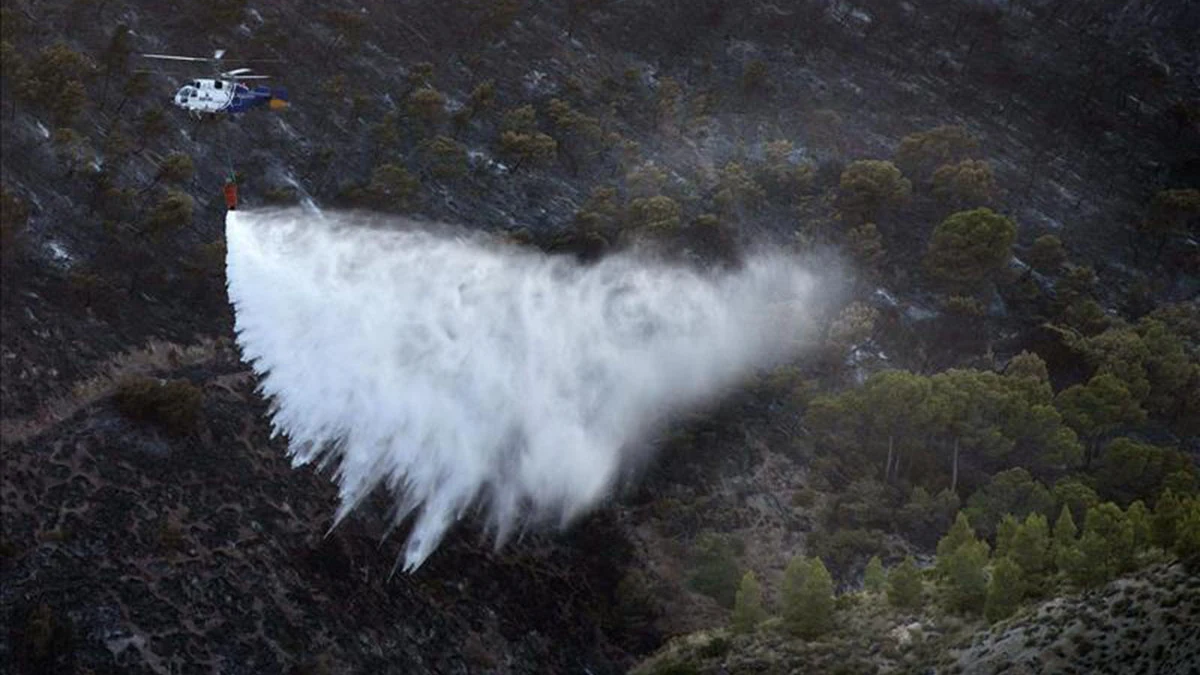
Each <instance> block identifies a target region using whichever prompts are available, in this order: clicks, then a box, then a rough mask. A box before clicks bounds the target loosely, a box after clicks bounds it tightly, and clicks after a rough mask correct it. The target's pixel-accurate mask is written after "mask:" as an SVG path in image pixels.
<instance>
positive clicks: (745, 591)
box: [733, 571, 767, 633]
mask: <svg viewBox="0 0 1200 675" xmlns="http://www.w3.org/2000/svg"><path fill="white" fill-rule="evenodd" d="M766 618H767V613H766V611H765V610H763V605H762V589H761V588H759V585H758V579H757V578H756V577H755V576H754V572H752V571H747V572H746V574H744V575H742V583H741V584H740V585H739V586H738V591H737V597H736V598H735V600H734V605H733V630H734V631H735V632H738V633H750V632H753V631H754V629H755V628H756V627H757V626H758V624H760V623H762V621H763V620H764V619H766Z"/></svg>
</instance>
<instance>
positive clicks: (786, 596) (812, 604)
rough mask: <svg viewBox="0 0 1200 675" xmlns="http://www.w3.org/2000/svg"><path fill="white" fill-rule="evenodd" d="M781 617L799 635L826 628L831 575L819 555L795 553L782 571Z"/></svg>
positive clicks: (829, 619)
mask: <svg viewBox="0 0 1200 675" xmlns="http://www.w3.org/2000/svg"><path fill="white" fill-rule="evenodd" d="M783 619H784V623H785V624H786V625H787V627H788V629H789V630H790V631H791V632H792V633H793V634H795V635H797V636H799V637H802V638H808V639H811V638H815V637H818V636H820V635H821V634H822V633H824V632H826V631H827V630H829V626H830V623H831V622H832V620H833V577H831V576H830V575H829V570H827V569H825V563H823V562H821V559H820V558H813V559H811V560H809V559H805V558H803V557H796V558H793V559H792V562H791V563H789V564H788V566H787V569H786V570H785V571H784V573H783Z"/></svg>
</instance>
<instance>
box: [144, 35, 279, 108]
mask: <svg viewBox="0 0 1200 675" xmlns="http://www.w3.org/2000/svg"><path fill="white" fill-rule="evenodd" d="M141 56H142V57H143V58H147V59H160V60H164V61H189V62H201V63H208V64H210V65H211V66H213V69H214V71H216V72H215V73H214V74H213V77H209V78H197V79H194V80H191V81H189V82H186V83H184V85H183V86H182V87H180V88H179V91H176V92H175V95H174V96H172V97H171V103H172V104H173V105H175V106H176V107H177V108H182V109H184V110H186V111H188V112H189V113H192V115H194V116H196V117H203V116H205V115H214V116H215V115H222V114H228V115H236V114H239V113H244V112H247V111H249V110H251V109H254V108H260V107H264V106H265V107H267V108H268V109H269V110H283V109H284V108H287V107H288V94H287V90H286V89H272V88H271V87H267V86H263V85H260V86H256V87H253V88H251V87H250V86H248V85H246V84H243V82H245V81H247V80H265V79H268V78H270V75H252V74H251V73H252V72H253V71H252V70H251V69H250V68H235V69H233V70H226V71H222V70H221V68H220V64H221V58H222V57H223V56H225V50H224V49H218V50H216V51H214V52H213V55H212V57H210V58H203V57H197V56H176V55H174V54H141Z"/></svg>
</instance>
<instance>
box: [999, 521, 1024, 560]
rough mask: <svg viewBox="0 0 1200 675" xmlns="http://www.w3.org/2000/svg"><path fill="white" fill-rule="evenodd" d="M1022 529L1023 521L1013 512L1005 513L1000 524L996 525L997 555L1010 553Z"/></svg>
mask: <svg viewBox="0 0 1200 675" xmlns="http://www.w3.org/2000/svg"><path fill="white" fill-rule="evenodd" d="M1020 529H1021V521H1019V520H1017V517H1016V516H1014V515H1013V514H1011V513H1006V514H1004V517H1003V518H1001V519H1000V525H999V526H997V527H996V557H997V558H999V557H1002V556H1006V555H1009V553H1010V552H1011V551H1012V545H1013V540H1014V539H1016V538H1017V531H1018V530H1020Z"/></svg>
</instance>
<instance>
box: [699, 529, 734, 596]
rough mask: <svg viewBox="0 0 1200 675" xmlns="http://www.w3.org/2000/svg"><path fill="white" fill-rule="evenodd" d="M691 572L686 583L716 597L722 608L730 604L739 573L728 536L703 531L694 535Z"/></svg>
mask: <svg viewBox="0 0 1200 675" xmlns="http://www.w3.org/2000/svg"><path fill="white" fill-rule="evenodd" d="M692 564H693V572H692V577H691V579H690V580H689V583H688V585H689V586H690V587H691V588H692V589H693V590H695V591H696V592H698V593H703V594H704V595H707V596H708V597H710V598H712V599H714V600H716V601H717V602H718V603H720V604H721V606H722V607H733V605H734V601H735V600H736V594H737V588H738V585H739V581H738V580H739V578H740V575H739V574H738V568H737V561H736V560H734V547H733V544H732V543H731V542H730V541H729V539H728V538H727V537H724V536H722V535H719V534H716V533H714V532H706V533H704V534H701V535H700V536H699V537H697V538H696V543H695V545H694V553H693V557H692Z"/></svg>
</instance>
